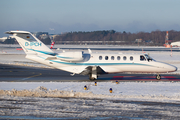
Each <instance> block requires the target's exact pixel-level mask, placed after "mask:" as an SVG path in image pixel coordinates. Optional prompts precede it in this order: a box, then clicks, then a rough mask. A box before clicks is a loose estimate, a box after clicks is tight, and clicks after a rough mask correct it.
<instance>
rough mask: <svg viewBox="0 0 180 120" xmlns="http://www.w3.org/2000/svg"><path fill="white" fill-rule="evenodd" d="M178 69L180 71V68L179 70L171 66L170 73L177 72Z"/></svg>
mask: <svg viewBox="0 0 180 120" xmlns="http://www.w3.org/2000/svg"><path fill="white" fill-rule="evenodd" d="M177 69H178V68H177V67H176V66H171V68H170V70H169V71H170V72H175V71H177Z"/></svg>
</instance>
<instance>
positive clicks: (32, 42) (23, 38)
mask: <svg viewBox="0 0 180 120" xmlns="http://www.w3.org/2000/svg"><path fill="white" fill-rule="evenodd" d="M5 33H7V34H12V35H13V37H14V38H15V39H16V40H17V41H18V43H19V45H20V46H21V47H22V49H23V50H24V52H25V53H26V54H27V55H30V54H32V55H33V54H34V55H42V54H44V55H45V54H46V55H54V54H55V53H54V52H53V51H52V50H51V49H49V48H48V47H47V46H46V45H45V44H44V43H43V42H41V41H40V40H39V39H38V38H36V37H35V36H34V35H33V34H31V33H30V32H27V31H7V32H5Z"/></svg>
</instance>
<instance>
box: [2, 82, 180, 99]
mask: <svg viewBox="0 0 180 120" xmlns="http://www.w3.org/2000/svg"><path fill="white" fill-rule="evenodd" d="M85 85H86V86H87V90H84V86H85ZM110 88H112V90H113V92H112V93H110V92H109V89H110ZM179 88H180V83H179V82H174V83H172V82H121V83H119V84H116V83H115V82H98V83H97V86H95V84H94V83H93V82H1V83H0V95H3V96H6V95H11V96H21V97H24V96H28V97H77V98H79V97H80V98H82V97H85V98H109V99H126V100H140V101H161V102H163V101H168V102H170V101H171V102H180V89H179Z"/></svg>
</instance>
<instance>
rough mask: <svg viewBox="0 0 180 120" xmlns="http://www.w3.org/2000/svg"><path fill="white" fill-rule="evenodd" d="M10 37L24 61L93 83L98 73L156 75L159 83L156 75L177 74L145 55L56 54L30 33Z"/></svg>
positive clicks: (17, 32) (16, 33) (169, 66)
mask: <svg viewBox="0 0 180 120" xmlns="http://www.w3.org/2000/svg"><path fill="white" fill-rule="evenodd" d="M6 33H7V34H12V35H13V37H14V38H15V39H16V40H17V41H18V43H19V45H20V46H21V47H22V49H23V50H24V52H25V53H26V58H27V59H30V60H33V61H36V62H38V63H41V64H45V65H47V66H51V67H53V68H56V69H60V70H64V71H68V72H70V73H72V74H71V75H72V76H73V75H75V74H81V75H89V79H90V80H95V79H97V78H98V76H99V75H101V74H110V73H123V72H133V73H155V74H157V75H156V79H157V80H160V79H161V76H160V75H159V73H168V72H174V71H177V67H175V66H173V65H170V64H167V63H163V62H158V61H156V60H154V59H152V58H151V57H150V56H149V55H148V54H123V53H116V54H115V53H112V54H110V53H106V52H104V53H93V52H92V51H91V50H90V49H88V51H89V52H88V53H84V52H83V51H80V52H65V51H63V52H61V53H55V52H54V51H52V50H51V49H49V48H48V47H47V46H46V45H45V44H44V43H42V42H41V41H40V40H39V39H38V38H36V37H35V36H34V35H33V34H31V33H30V32H27V31H7V32H6Z"/></svg>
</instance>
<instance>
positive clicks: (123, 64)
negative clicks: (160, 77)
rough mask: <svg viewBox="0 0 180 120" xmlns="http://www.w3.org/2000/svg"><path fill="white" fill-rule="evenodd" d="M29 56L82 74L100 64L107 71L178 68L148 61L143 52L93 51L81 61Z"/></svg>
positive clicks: (159, 70) (34, 59)
mask: <svg viewBox="0 0 180 120" xmlns="http://www.w3.org/2000/svg"><path fill="white" fill-rule="evenodd" d="M58 56H59V55H58ZM141 56H144V59H143V60H141V59H140V57H141ZM27 58H28V59H31V60H33V61H36V62H40V63H42V64H45V65H48V66H51V67H54V68H57V69H61V70H64V71H68V72H71V73H75V74H80V73H81V72H82V71H83V70H84V69H85V68H87V67H88V66H99V67H101V68H102V69H103V70H104V71H105V72H106V73H121V72H140V73H167V72H173V71H176V70H177V68H176V67H175V66H173V65H170V64H167V63H162V62H157V61H155V60H149V61H148V59H147V58H146V56H145V55H143V54H110V53H109V54H106V53H92V54H91V55H90V54H89V56H88V54H86V55H85V56H84V60H83V61H79V62H78V61H76V62H73V61H70V60H69V61H66V60H61V59H51V60H46V57H43V56H36V55H27Z"/></svg>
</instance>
